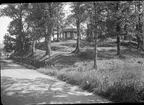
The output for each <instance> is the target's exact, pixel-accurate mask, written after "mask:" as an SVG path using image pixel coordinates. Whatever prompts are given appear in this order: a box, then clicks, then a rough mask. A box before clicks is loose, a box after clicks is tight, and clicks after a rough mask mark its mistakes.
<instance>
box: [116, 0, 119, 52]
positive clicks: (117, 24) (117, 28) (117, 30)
mask: <svg viewBox="0 0 144 105" xmlns="http://www.w3.org/2000/svg"><path fill="white" fill-rule="evenodd" d="M117 12H119V1H118V2H117ZM116 33H117V55H120V35H119V34H120V25H119V17H118V19H117V23H116Z"/></svg>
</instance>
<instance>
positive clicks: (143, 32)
mask: <svg viewBox="0 0 144 105" xmlns="http://www.w3.org/2000/svg"><path fill="white" fill-rule="evenodd" d="M142 17H143V18H142V20H143V26H142V28H143V29H142V30H143V31H142V34H143V49H144V1H143V12H142Z"/></svg>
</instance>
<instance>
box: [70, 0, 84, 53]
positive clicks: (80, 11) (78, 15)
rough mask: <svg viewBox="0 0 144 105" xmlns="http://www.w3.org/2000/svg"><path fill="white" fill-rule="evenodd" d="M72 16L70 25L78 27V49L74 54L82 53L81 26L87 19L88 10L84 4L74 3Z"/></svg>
mask: <svg viewBox="0 0 144 105" xmlns="http://www.w3.org/2000/svg"><path fill="white" fill-rule="evenodd" d="M71 8H72V14H71V15H69V16H68V23H71V22H72V23H73V24H75V25H76V27H77V45H76V49H75V50H74V51H73V52H72V53H79V52H80V37H81V36H80V25H81V23H82V22H84V21H85V20H86V18H87V13H86V8H85V3H84V2H73V3H72V6H71Z"/></svg>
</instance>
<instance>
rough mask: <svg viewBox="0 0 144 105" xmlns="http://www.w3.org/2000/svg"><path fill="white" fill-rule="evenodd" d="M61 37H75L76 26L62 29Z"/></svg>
mask: <svg viewBox="0 0 144 105" xmlns="http://www.w3.org/2000/svg"><path fill="white" fill-rule="evenodd" d="M61 36H62V37H61V38H62V39H66V40H67V39H76V36H77V29H76V28H65V29H63V30H62V35H61Z"/></svg>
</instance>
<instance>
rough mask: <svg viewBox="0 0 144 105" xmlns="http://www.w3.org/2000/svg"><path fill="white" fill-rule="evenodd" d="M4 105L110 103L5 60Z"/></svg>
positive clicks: (2, 65) (2, 60)
mask: <svg viewBox="0 0 144 105" xmlns="http://www.w3.org/2000/svg"><path fill="white" fill-rule="evenodd" d="M1 101H2V104H3V105H44V104H58V103H59V104H64V103H68V104H69V103H72V104H74V103H104V102H106V103H107V102H108V103H109V102H110V101H108V100H106V99H104V98H102V97H100V96H97V95H94V94H92V93H89V92H86V91H84V90H82V89H80V88H78V87H77V86H72V85H70V84H67V83H65V82H62V81H60V80H58V79H56V78H54V77H51V76H47V75H44V74H41V73H39V72H37V71H36V70H32V69H28V68H25V67H24V66H21V65H18V64H16V63H14V62H13V61H11V60H4V59H1Z"/></svg>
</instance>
